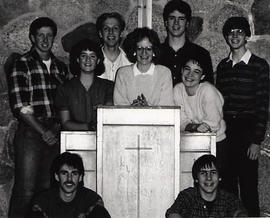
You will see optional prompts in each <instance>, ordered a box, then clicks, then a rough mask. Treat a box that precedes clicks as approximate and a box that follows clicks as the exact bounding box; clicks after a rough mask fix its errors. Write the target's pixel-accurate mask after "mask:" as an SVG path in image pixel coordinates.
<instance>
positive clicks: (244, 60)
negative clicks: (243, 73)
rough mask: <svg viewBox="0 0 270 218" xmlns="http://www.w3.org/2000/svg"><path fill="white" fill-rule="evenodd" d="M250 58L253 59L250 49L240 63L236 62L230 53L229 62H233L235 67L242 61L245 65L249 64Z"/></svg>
mask: <svg viewBox="0 0 270 218" xmlns="http://www.w3.org/2000/svg"><path fill="white" fill-rule="evenodd" d="M250 57H251V52H250V50H249V49H247V51H246V52H245V54H244V55H243V56H242V57H241V59H240V60H239V61H238V62H235V61H234V60H233V59H232V53H230V55H229V58H228V60H227V62H229V61H232V62H233V66H234V65H235V64H237V63H239V62H241V61H243V62H244V63H245V64H248V62H249V59H250Z"/></svg>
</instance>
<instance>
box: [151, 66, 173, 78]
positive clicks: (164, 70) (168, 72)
mask: <svg viewBox="0 0 270 218" xmlns="http://www.w3.org/2000/svg"><path fill="white" fill-rule="evenodd" d="M155 67H156V71H157V72H158V73H159V74H161V75H170V76H171V70H170V69H169V68H168V67H166V66H164V65H160V64H156V65H155Z"/></svg>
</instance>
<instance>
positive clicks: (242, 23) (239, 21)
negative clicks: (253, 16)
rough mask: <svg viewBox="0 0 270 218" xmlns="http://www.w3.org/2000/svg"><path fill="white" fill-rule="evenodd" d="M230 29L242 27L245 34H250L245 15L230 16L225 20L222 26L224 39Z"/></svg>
mask: <svg viewBox="0 0 270 218" xmlns="http://www.w3.org/2000/svg"><path fill="white" fill-rule="evenodd" d="M232 29H242V30H244V32H245V34H246V36H248V37H250V36H251V31H250V25H249V23H248V20H247V19H246V18H245V17H230V18H229V19H228V20H226V22H225V24H224V26H223V28H222V33H223V36H224V38H225V39H226V37H227V36H228V34H229V32H230V31H231V30H232Z"/></svg>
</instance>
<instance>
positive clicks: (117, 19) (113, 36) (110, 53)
mask: <svg viewBox="0 0 270 218" xmlns="http://www.w3.org/2000/svg"><path fill="white" fill-rule="evenodd" d="M125 25H126V24H125V21H124V19H123V17H122V16H121V15H120V14H119V13H117V12H111V13H104V14H102V15H100V16H99V17H98V19H97V22H96V28H97V31H98V34H99V37H100V38H101V40H102V42H103V47H102V51H103V54H104V64H105V73H103V74H102V75H101V76H99V77H100V78H103V79H108V80H111V81H114V80H115V75H116V71H117V70H118V69H119V68H120V67H122V66H126V65H130V64H131V63H130V62H129V60H128V59H127V57H126V54H125V52H124V51H123V50H122V49H121V48H120V44H121V40H122V36H123V31H124V29H125Z"/></svg>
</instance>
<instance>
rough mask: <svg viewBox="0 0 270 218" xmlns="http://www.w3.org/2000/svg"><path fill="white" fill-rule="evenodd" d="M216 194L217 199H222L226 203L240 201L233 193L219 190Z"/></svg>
mask: <svg viewBox="0 0 270 218" xmlns="http://www.w3.org/2000/svg"><path fill="white" fill-rule="evenodd" d="M217 193H218V198H220V199H223V200H225V201H227V202H232V201H240V200H239V199H238V198H237V197H236V196H235V195H234V194H233V193H230V192H227V191H226V190H224V189H219V190H218V192H217Z"/></svg>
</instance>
